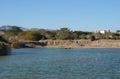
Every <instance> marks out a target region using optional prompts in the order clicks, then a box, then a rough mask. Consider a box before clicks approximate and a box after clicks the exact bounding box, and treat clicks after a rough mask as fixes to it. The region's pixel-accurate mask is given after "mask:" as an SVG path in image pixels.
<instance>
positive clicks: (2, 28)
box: [0, 25, 28, 31]
mask: <svg viewBox="0 0 120 79" xmlns="http://www.w3.org/2000/svg"><path fill="white" fill-rule="evenodd" d="M12 27H13V26H10V25H3V26H1V27H0V30H2V31H7V30H10V29H12ZM19 28H20V29H21V30H23V31H27V30H28V29H26V28H23V27H19Z"/></svg>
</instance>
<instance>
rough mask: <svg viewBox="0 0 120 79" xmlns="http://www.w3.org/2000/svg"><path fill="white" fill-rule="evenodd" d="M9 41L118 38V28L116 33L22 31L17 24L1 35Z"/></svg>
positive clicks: (65, 29) (119, 37)
mask: <svg viewBox="0 0 120 79" xmlns="http://www.w3.org/2000/svg"><path fill="white" fill-rule="evenodd" d="M3 37H4V38H6V39H7V40H9V41H19V40H22V41H26V40H27V41H39V40H47V39H51V40H79V39H89V40H91V41H93V40H99V39H115V40H118V39H120V33H119V30H118V31H117V32H116V33H113V32H110V31H109V32H106V33H104V34H101V33H100V32H96V33H94V32H85V31H71V30H70V29H68V28H61V29H58V30H46V29H38V30H28V31H23V30H21V29H20V28H19V27H17V26H13V27H12V29H10V30H7V31H6V32H5V34H4V35H3Z"/></svg>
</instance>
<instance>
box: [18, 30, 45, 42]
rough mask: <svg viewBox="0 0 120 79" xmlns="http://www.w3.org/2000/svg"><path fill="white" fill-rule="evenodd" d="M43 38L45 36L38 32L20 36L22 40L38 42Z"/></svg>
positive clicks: (25, 33) (20, 34)
mask: <svg viewBox="0 0 120 79" xmlns="http://www.w3.org/2000/svg"><path fill="white" fill-rule="evenodd" d="M43 37H44V36H43V35H41V34H40V33H39V32H38V31H27V32H21V33H19V35H18V38H20V39H21V40H29V41H38V40H40V39H42V38H43Z"/></svg>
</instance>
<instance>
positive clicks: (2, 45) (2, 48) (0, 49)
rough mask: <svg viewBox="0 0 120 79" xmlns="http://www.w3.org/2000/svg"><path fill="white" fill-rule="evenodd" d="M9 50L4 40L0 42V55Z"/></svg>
mask: <svg viewBox="0 0 120 79" xmlns="http://www.w3.org/2000/svg"><path fill="white" fill-rule="evenodd" d="M9 52H10V49H9V47H8V45H6V44H5V43H4V42H0V56H1V55H8V54H9Z"/></svg>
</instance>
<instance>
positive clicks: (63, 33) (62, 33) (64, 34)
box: [56, 28, 70, 40]
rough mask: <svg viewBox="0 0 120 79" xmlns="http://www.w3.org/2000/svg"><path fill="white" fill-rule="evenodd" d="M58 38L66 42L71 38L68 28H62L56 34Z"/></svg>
mask: <svg viewBox="0 0 120 79" xmlns="http://www.w3.org/2000/svg"><path fill="white" fill-rule="evenodd" d="M56 38H57V39H60V40H66V39H69V38H70V31H69V29H68V28H61V29H60V30H58V31H57V33H56Z"/></svg>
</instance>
